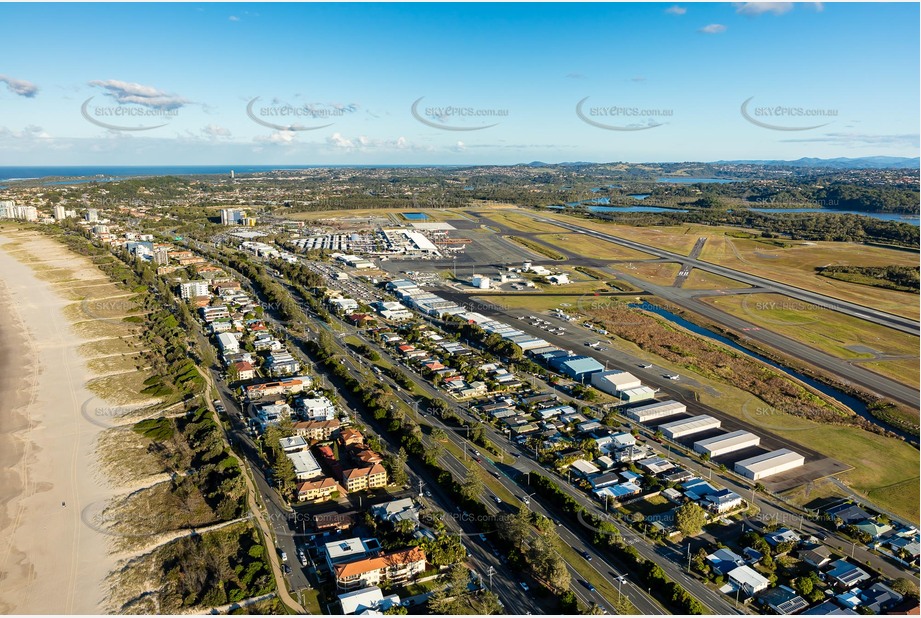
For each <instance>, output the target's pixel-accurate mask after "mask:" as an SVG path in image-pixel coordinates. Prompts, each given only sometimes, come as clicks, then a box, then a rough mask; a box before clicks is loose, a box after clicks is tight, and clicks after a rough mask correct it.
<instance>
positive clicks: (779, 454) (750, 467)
mask: <svg viewBox="0 0 921 618" xmlns="http://www.w3.org/2000/svg"><path fill="white" fill-rule="evenodd" d="M804 463H806V458H805V457H803V456H802V455H800V454H799V453H796V452H794V451H791V450H790V449H786V448H782V449H778V450H776V451H771V452H770V453H765V454H764V455H758V456H756V457H750V458H748V459H743V460H742V461H737V462H736V465H735V470H736V472H738V473H739V474H741V475H742V476H744V477H745V478H749V479H751V480H753V481H757V480H759V479H763V478H766V477H769V476H773V475H774V474H780V473H781V472H786V471H787V470H792V469H793V468H798V467H800V466H801V465H803V464H804Z"/></svg>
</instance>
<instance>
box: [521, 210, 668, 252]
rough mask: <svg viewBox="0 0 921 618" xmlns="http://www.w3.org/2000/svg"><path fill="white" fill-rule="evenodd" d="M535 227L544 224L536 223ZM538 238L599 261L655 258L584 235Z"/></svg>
mask: <svg viewBox="0 0 921 618" xmlns="http://www.w3.org/2000/svg"><path fill="white" fill-rule="evenodd" d="M519 216H520V215H519ZM535 225H544V224H542V223H535ZM537 238H538V239H539V240H541V241H543V242H545V243H547V244H548V245H552V246H554V247H556V248H557V249H562V250H564V251H569V252H570V253H571V254H573V255H577V256H584V257H590V258H595V259H599V260H648V259H652V258H654V257H655V256H652V255H649V254H648V253H643V252H642V251H636V250H634V249H630V248H628V247H621V246H620V245H616V244H614V243H610V242H605V241H603V240H598V239H597V238H588V237H586V236H585V235H584V234H573V233H569V234H540V235H539V236H537Z"/></svg>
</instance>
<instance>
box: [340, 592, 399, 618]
mask: <svg viewBox="0 0 921 618" xmlns="http://www.w3.org/2000/svg"><path fill="white" fill-rule="evenodd" d="M399 605H400V597H399V595H396V594H391V595H390V596H386V597H385V596H384V593H382V592H381V589H380V588H378V587H377V586H370V587H368V588H362V589H361V590H355V591H353V592H346V593H344V594H340V595H339V606H340V607H341V608H342V613H343V615H346V616H351V615H361V614H368V615H375V614H380V613H382V612H386V611H387V610H388V609H390V608H391V607H399Z"/></svg>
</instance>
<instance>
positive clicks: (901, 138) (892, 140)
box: [780, 133, 919, 148]
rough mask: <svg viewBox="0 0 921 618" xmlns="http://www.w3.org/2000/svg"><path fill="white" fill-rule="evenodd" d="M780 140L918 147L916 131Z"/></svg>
mask: <svg viewBox="0 0 921 618" xmlns="http://www.w3.org/2000/svg"><path fill="white" fill-rule="evenodd" d="M780 141H782V142H798V143H822V144H835V145H838V146H876V147H881V146H892V147H907V148H918V145H919V138H918V134H917V133H903V134H894V135H872V134H869V133H825V134H823V135H821V136H816V137H802V138H792V139H784V140H780Z"/></svg>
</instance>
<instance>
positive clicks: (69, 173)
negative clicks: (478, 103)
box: [0, 165, 457, 181]
mask: <svg viewBox="0 0 921 618" xmlns="http://www.w3.org/2000/svg"><path fill="white" fill-rule="evenodd" d="M324 167H328V168H365V169H374V168H406V167H413V168H424V167H457V166H444V165H160V166H130V165H85V166H42V167H0V181H4V180H6V181H11V180H23V179H36V178H48V177H65V178H89V179H97V180H106V179H113V178H131V177H136V176H200V175H205V174H209V175H210V174H217V175H221V176H229V175H230V170H233V171H234V173H236V174H256V173H260V172H272V171H281V170H307V169H317V168H324Z"/></svg>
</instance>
